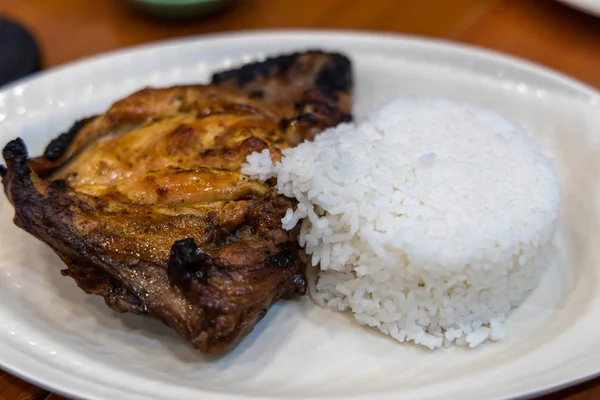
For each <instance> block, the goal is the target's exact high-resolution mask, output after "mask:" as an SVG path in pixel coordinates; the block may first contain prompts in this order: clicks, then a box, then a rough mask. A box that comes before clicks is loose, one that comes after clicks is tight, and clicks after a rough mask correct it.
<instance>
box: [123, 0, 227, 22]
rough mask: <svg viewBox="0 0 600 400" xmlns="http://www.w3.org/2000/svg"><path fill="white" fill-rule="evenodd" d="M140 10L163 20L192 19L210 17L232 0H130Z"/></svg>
mask: <svg viewBox="0 0 600 400" xmlns="http://www.w3.org/2000/svg"><path fill="white" fill-rule="evenodd" d="M128 1H129V2H130V3H131V4H132V5H133V6H135V7H136V8H138V9H139V10H141V11H143V12H145V13H147V14H150V15H153V16H156V17H163V18H192V17H200V16H206V15H210V14H212V13H215V12H217V11H220V10H222V9H223V8H225V7H226V6H227V5H229V3H230V0H128Z"/></svg>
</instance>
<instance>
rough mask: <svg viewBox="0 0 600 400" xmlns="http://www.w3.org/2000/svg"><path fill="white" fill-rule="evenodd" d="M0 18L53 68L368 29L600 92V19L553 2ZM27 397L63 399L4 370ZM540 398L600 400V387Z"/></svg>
mask: <svg viewBox="0 0 600 400" xmlns="http://www.w3.org/2000/svg"><path fill="white" fill-rule="evenodd" d="M0 14H5V15H8V16H10V17H11V18H13V19H16V20H18V21H20V22H22V23H24V24H25V25H26V26H28V27H29V28H30V29H31V30H32V31H33V32H34V33H35V34H36V36H37V37H38V39H39V41H40V45H41V48H42V51H43V66H44V67H45V68H48V67H53V66H56V65H60V64H63V63H66V62H69V61H72V60H76V59H79V58H82V57H86V56H90V55H95V54H98V53H102V52H106V51H110V50H114V49H119V48H123V47H126V46H132V45H136V44H141V43H148V42H152V41H156V40H161V39H167V38H174V37H180V36H186V35H197V34H204V33H213V32H225V31H234V30H242V29H244V30H245V29H265V28H331V29H359V30H363V29H364V30H372V31H382V32H397V33H409V34H419V35H425V36H430V37H438V38H445V39H449V40H454V41H457V42H463V43H469V44H474V45H477V46H482V47H486V48H490V49H495V50H499V51H502V52H505V53H509V54H513V55H517V56H520V57H523V58H526V59H529V60H532V61H535V62H538V63H541V64H544V65H546V66H548V67H551V68H554V69H556V70H558V71H561V72H564V73H566V74H569V75H571V76H573V77H575V78H578V79H580V80H582V81H584V82H587V83H588V84H590V85H593V86H595V87H597V88H600V19H599V18H595V17H592V16H589V15H586V14H584V13H581V12H579V11H576V10H573V9H571V8H569V7H567V6H564V5H563V4H562V3H559V2H555V1H552V0H369V1H365V0H302V1H298V0H238V1H237V2H235V3H234V5H233V6H232V7H231V8H230V9H228V10H227V11H226V12H223V13H221V14H218V15H215V16H213V17H210V18H206V19H196V20H190V21H186V22H181V21H177V22H173V21H164V20H160V19H155V18H148V17H146V16H144V15H142V14H140V13H139V12H137V11H136V10H134V9H132V8H130V7H128V6H127V4H126V3H125V1H123V0H95V1H88V0H13V1H9V0H0ZM0 62H1V61H0ZM524 379H526V377H524ZM25 399H29V400H41V399H48V400H63V398H62V397H60V396H58V395H53V394H51V393H49V392H47V391H45V390H42V389H40V388H37V387H35V386H33V385H30V384H28V383H26V382H24V381H22V380H20V379H18V378H16V377H14V376H12V375H10V374H8V373H4V372H2V371H0V400H25ZM541 399H543V400H558V399H569V400H597V399H600V380H591V381H588V382H585V383H583V384H580V385H577V386H574V387H571V388H568V389H565V390H562V391H559V392H556V393H554V394H551V395H547V396H544V397H542V398H541Z"/></svg>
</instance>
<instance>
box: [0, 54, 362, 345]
mask: <svg viewBox="0 0 600 400" xmlns="http://www.w3.org/2000/svg"><path fill="white" fill-rule="evenodd" d="M351 88H352V74H351V65H350V61H349V60H348V59H347V58H346V57H344V56H342V55H339V54H331V53H324V52H319V51H308V52H304V53H298V54H292V55H286V56H281V57H276V58H272V59H268V60H266V61H263V62H259V63H253V64H248V65H245V66H243V67H241V68H239V69H235V70H231V71H225V72H222V73H218V74H215V75H214V76H213V78H212V83H211V84H210V85H195V86H179V87H172V88H167V89H144V90H141V91H139V92H137V93H134V94H132V95H131V96H129V97H126V98H124V99H123V100H120V101H118V102H117V103H115V104H114V105H113V106H112V107H111V108H110V109H109V110H108V111H107V112H106V113H105V114H103V115H99V116H95V117H91V118H87V119H85V120H82V121H79V122H77V123H76V124H75V125H74V126H73V127H72V128H71V129H70V130H69V131H68V132H66V133H64V134H62V135H60V136H59V137H58V138H56V139H55V140H53V141H52V142H51V143H50V144H49V145H48V147H47V149H46V150H45V152H44V155H43V156H40V157H36V158H29V157H28V154H27V149H26V147H25V144H24V143H23V141H22V140H21V139H16V140H13V141H12V142H10V143H8V144H7V145H6V147H5V148H4V151H3V155H4V159H5V161H6V167H4V166H0V173H1V175H2V182H3V185H4V190H5V192H6V194H7V196H8V198H9V199H10V201H11V202H12V204H13V205H14V207H15V217H14V222H15V223H16V224H17V225H18V226H19V227H21V228H23V229H25V230H26V231H28V232H29V233H31V234H32V235H33V236H35V237H37V238H38V239H40V240H41V241H43V242H45V243H47V244H48V245H49V246H50V247H51V248H52V249H53V250H54V251H55V252H56V253H57V254H58V255H59V256H60V258H61V259H62V260H63V261H64V262H65V264H66V265H67V267H68V268H67V269H65V270H64V271H63V274H64V275H66V276H70V277H72V278H73V279H74V280H75V281H76V282H77V284H78V285H79V287H81V288H82V289H83V290H85V291H86V292H87V293H89V294H96V295H100V296H103V297H104V298H105V300H106V303H107V304H108V306H109V307H111V308H112V309H114V310H116V311H118V312H133V313H136V314H140V315H145V316H148V317H153V318H157V319H159V320H161V321H163V322H164V323H165V324H167V325H169V326H171V327H172V328H173V329H175V330H176V331H177V332H178V333H179V335H181V336H182V337H183V338H184V339H185V340H187V341H189V342H190V343H191V344H192V345H193V346H194V347H196V348H198V349H200V350H201V351H203V352H206V353H210V354H219V353H223V352H226V351H228V350H230V349H232V348H233V347H234V346H235V345H236V344H237V343H239V342H240V341H241V340H242V339H243V338H244V337H245V336H246V335H247V334H248V333H249V332H250V331H252V329H253V328H254V326H255V325H256V323H257V322H258V321H259V320H260V319H261V318H262V317H263V316H264V315H265V313H266V312H267V309H268V308H269V306H270V305H271V304H272V303H273V302H274V301H276V300H277V299H279V298H281V297H284V296H293V295H301V294H304V293H305V290H306V282H305V277H304V272H303V265H302V263H301V262H300V260H299V257H298V252H299V249H298V245H297V243H296V240H295V237H294V232H286V231H285V230H283V229H282V227H281V218H282V217H283V216H284V214H285V212H286V210H287V209H288V208H290V207H293V206H294V204H293V203H292V201H291V200H289V199H287V198H285V197H282V196H279V195H278V194H277V191H276V188H274V187H273V186H274V182H267V183H263V182H258V181H254V180H251V179H250V178H249V177H247V176H245V175H243V174H241V173H240V168H241V165H242V164H243V163H244V162H245V159H246V156H247V155H248V154H250V153H252V152H254V151H262V150H264V149H269V150H270V153H271V155H272V157H273V160H274V161H276V160H277V159H279V158H280V157H281V151H282V150H283V149H285V148H286V147H290V146H294V145H296V144H298V143H299V142H301V141H303V140H305V139H308V140H310V139H311V138H312V137H314V135H315V134H318V133H319V132H320V131H322V130H323V129H325V128H327V127H330V126H333V125H336V124H338V123H340V122H342V121H347V120H349V119H351V117H350V110H351V104H350V103H351Z"/></svg>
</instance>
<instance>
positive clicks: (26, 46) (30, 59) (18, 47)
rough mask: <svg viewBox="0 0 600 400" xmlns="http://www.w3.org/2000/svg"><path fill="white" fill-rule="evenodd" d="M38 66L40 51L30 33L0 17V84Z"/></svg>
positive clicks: (26, 73)
mask: <svg viewBox="0 0 600 400" xmlns="http://www.w3.org/2000/svg"><path fill="white" fill-rule="evenodd" d="M39 67H40V51H39V47H38V45H37V42H36V40H35V39H34V37H33V36H32V35H31V33H29V32H28V31H27V29H25V28H24V27H22V26H21V25H19V24H17V23H16V22H14V21H10V20H8V19H6V18H3V17H0V86H3V85H5V84H7V83H9V82H12V81H15V80H17V79H19V78H23V77H24V76H27V75H30V74H32V73H34V72H36V71H37V70H38V69H39Z"/></svg>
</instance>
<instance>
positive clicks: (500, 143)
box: [243, 97, 560, 349]
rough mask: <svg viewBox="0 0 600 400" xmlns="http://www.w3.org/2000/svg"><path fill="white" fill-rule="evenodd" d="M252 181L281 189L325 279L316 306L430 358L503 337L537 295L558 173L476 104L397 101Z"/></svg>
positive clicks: (315, 291)
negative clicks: (434, 352)
mask: <svg viewBox="0 0 600 400" xmlns="http://www.w3.org/2000/svg"><path fill="white" fill-rule="evenodd" d="M243 172H244V173H247V174H249V175H252V176H254V177H255V178H260V179H263V180H264V179H267V178H269V177H274V176H276V177H277V184H278V189H279V192H280V193H282V194H284V195H285V196H288V197H292V198H296V199H297V200H298V206H297V208H296V209H295V210H288V212H287V214H286V216H285V218H284V219H283V220H282V223H283V226H284V227H285V228H286V229H292V228H294V226H296V224H297V223H299V222H301V223H302V227H301V232H300V236H299V241H300V245H301V246H303V247H304V248H305V250H306V252H307V253H308V254H309V255H310V256H311V257H312V265H313V266H319V267H320V273H319V275H318V281H317V282H316V285H314V282H313V287H312V296H313V299H314V300H315V301H316V302H317V303H318V304H320V305H322V306H326V307H329V308H332V309H334V310H338V311H344V310H351V311H352V313H353V314H354V316H355V317H356V319H357V320H358V322H360V323H361V324H364V325H368V326H371V327H374V328H378V329H379V330H381V332H383V333H385V334H388V335H391V336H392V337H393V338H394V339H396V340H398V341H400V342H405V341H412V342H414V343H417V344H421V345H423V346H426V347H428V348H432V349H433V348H437V347H441V346H449V345H451V344H456V345H468V346H470V347H474V346H477V345H479V344H481V343H483V342H485V341H487V340H499V339H501V338H502V337H503V336H504V321H505V318H506V317H507V315H508V313H509V311H510V309H511V308H512V307H515V306H517V305H519V304H520V303H522V302H523V301H524V299H525V298H526V297H527V295H528V294H529V293H530V292H531V290H532V289H533V288H534V287H535V286H536V285H537V283H538V281H539V278H540V274H541V273H542V271H543V267H544V264H545V259H546V257H547V255H548V253H549V250H550V249H551V241H552V237H553V234H554V231H555V227H556V222H557V217H558V211H559V206H560V204H559V203H560V193H559V188H558V182H557V178H556V175H555V173H554V170H553V168H552V165H551V164H550V162H549V161H548V160H547V159H545V158H544V156H543V155H542V153H541V150H540V149H539V148H538V147H537V145H536V144H535V143H534V142H533V141H532V140H531V139H530V138H529V137H528V135H527V134H526V133H525V132H524V131H522V130H521V129H519V128H518V127H517V126H515V125H513V124H512V123H510V122H508V121H506V120H505V119H504V118H503V117H501V116H500V115H497V114H495V113H494V112H492V111H490V110H486V109H483V108H480V107H477V106H474V105H470V104H466V103H461V102H453V101H450V100H443V99H432V98H412V97H402V98H397V99H394V100H393V101H390V102H388V103H387V104H386V105H384V106H383V107H382V108H380V109H379V110H376V111H374V112H373V113H371V114H370V115H369V116H368V117H367V118H366V120H364V121H362V122H360V123H359V124H342V125H339V126H338V127H336V128H333V129H329V130H327V131H325V132H323V133H322V134H321V135H319V136H318V137H317V138H316V139H315V140H314V142H305V143H302V144H301V145H299V146H298V147H296V148H293V149H287V150H285V151H284V157H283V159H282V161H281V162H280V163H277V164H276V165H272V163H271V160H270V154H269V152H268V150H266V151H264V152H263V153H260V154H259V153H255V154H252V155H250V156H249V157H248V159H247V164H246V165H245V166H244V168H243Z"/></svg>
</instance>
